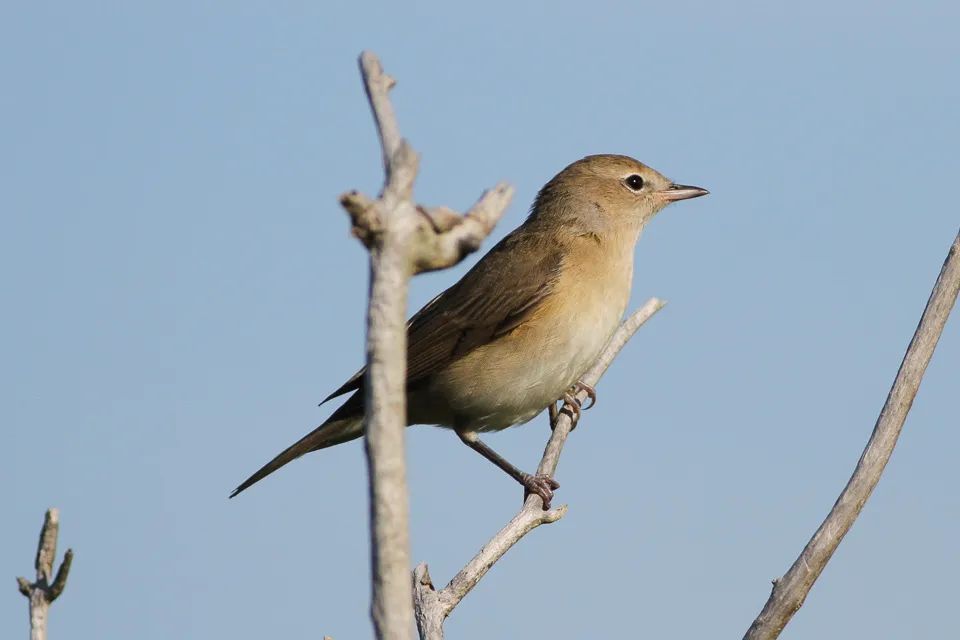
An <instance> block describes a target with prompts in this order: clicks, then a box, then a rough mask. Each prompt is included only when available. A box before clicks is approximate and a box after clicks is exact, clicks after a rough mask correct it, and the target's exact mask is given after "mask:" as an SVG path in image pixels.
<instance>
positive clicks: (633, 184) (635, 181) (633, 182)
mask: <svg viewBox="0 0 960 640" xmlns="http://www.w3.org/2000/svg"><path fill="white" fill-rule="evenodd" d="M624 182H626V183H627V186H628V187H630V188H631V189H633V190H634V191H640V189H643V178H641V177H640V176H638V175H637V174H633V175H631V176H627V179H626V180H624Z"/></svg>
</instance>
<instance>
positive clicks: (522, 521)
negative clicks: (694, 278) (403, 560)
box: [413, 298, 666, 640]
mask: <svg viewBox="0 0 960 640" xmlns="http://www.w3.org/2000/svg"><path fill="white" fill-rule="evenodd" d="M665 304H666V303H665V302H661V301H660V300H657V299H656V298H651V299H650V300H647V302H646V304H644V305H643V306H642V307H641V308H640V309H638V310H637V311H635V312H634V313H633V314H632V315H631V316H630V317H629V318H627V319H626V320H625V321H624V322H623V324H621V325H620V328H619V329H617V332H616V333H615V334H614V336H613V338H611V339H610V342H609V343H608V344H607V346H606V348H605V349H604V351H603V354H602V355H601V356H600V359H599V360H598V361H597V363H596V364H595V365H593V367H592V368H591V369H590V370H589V371H588V372H587V373H586V374H585V375H584V376H583V378H582V381H583V382H585V383H586V384H588V385H591V386H593V385H595V384H596V383H597V381H598V380H599V379H600V377H601V376H602V375H603V374H604V373H605V372H606V370H607V368H608V367H609V366H610V364H611V363H612V362H613V359H614V358H616V356H617V354H618V353H620V350H621V349H623V347H624V345H626V344H627V341H629V340H630V338H631V337H633V334H635V333H636V332H637V330H638V329H639V328H640V327H641V326H642V325H643V323H644V322H646V321H647V320H649V319H650V318H651V317H652V316H653V314H655V313H656V312H657V311H659V310H660V309H661V308H663V306H664V305H665ZM577 399H578V400H579V401H580V403H581V404H582V403H583V402H585V401H586V399H587V392H586V391H580V392H579V393H578V395H577ZM572 427H573V421H572V419H571V417H570V415H568V414H567V413H566V412H561V413H560V414H559V417H558V418H557V420H556V422H555V427H554V429H553V433H552V434H551V436H550V440H549V441H547V446H546V448H545V449H544V452H543V458H542V459H541V460H540V465H539V467H538V468H537V473H538V474H545V475H548V476H550V477H553V474H554V473H555V472H556V470H557V464H558V463H559V462H560V453H561V452H562V451H563V445H564V444H565V443H566V441H567V436H568V435H570V430H571V428H572ZM566 512H567V506H566V505H562V506H560V507H557V508H556V509H550V510H547V511H544V509H543V502H542V500H541V499H540V496H538V495H535V494H531V495H529V496H527V499H526V500H525V501H524V504H523V508H521V509H520V512H519V513H517V515H516V516H514V517H513V519H512V520H510V522H509V523H507V525H506V526H505V527H504V528H503V529H501V530H500V532H499V533H497V535H495V536H494V537H493V538H492V539H491V540H490V541H489V542H488V543H487V544H485V545H484V546H483V548H482V549H481V550H480V552H479V553H477V555H475V556H474V557H473V559H472V560H470V562H468V563H467V565H466V566H465V567H464V568H463V569H461V570H460V572H459V573H457V575H456V576H454V577H453V579H452V580H451V581H450V582H449V583H448V584H447V586H445V587H444V588H443V589H441V590H439V591H437V590H436V589H435V588H434V586H433V582H432V581H431V579H430V572H429V569H428V568H427V565H426V563H421V564H420V565H419V566H418V567H417V568H416V569H415V570H414V574H413V592H414V610H415V613H416V619H417V628H418V629H419V630H420V638H421V640H442V639H443V621H444V620H445V619H446V617H447V616H449V615H450V612H452V611H453V609H454V608H455V607H456V606H457V605H458V604H460V601H461V600H463V598H464V597H465V596H466V595H467V594H468V593H470V591H471V590H472V589H473V588H474V587H475V586H476V585H477V583H478V582H479V581H480V579H481V578H483V576H485V575H486V573H487V572H488V571H489V570H490V568H491V567H492V566H493V565H494V564H495V563H496V562H497V561H498V560H499V559H500V558H501V557H503V555H504V554H505V553H506V552H507V551H509V550H510V548H511V547H512V546H513V545H515V544H516V543H517V542H519V541H520V539H521V538H522V537H523V536H525V535H527V534H528V533H530V532H531V531H533V530H534V529H536V528H537V527H539V526H540V525H542V524H549V523H552V522H556V521H557V520H559V519H560V518H562V517H563V515H564V514H565V513H566Z"/></svg>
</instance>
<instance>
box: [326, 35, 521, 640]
mask: <svg viewBox="0 0 960 640" xmlns="http://www.w3.org/2000/svg"><path fill="white" fill-rule="evenodd" d="M360 72H361V75H362V76H363V83H364V88H365V90H366V94H367V99H368V100H369V102H370V107H371V110H372V111H373V117H374V121H375V123H376V126H377V133H378V135H379V136H380V143H381V147H382V152H383V165H384V170H385V174H386V181H385V184H384V187H383V191H382V192H381V194H380V197H379V198H378V199H377V200H373V199H371V198H368V197H367V196H365V195H363V194H361V193H358V192H356V191H350V192H348V193H345V194H343V195H342V196H341V197H340V202H341V204H342V205H343V207H344V208H345V209H346V210H347V213H348V214H349V215H350V219H351V223H352V228H353V234H354V235H355V236H356V237H357V238H359V239H360V241H361V242H363V244H364V245H365V246H366V247H367V248H368V249H369V250H370V304H369V309H368V314H367V367H368V369H367V371H368V376H367V384H366V385H365V392H364V393H365V394H366V398H365V400H366V407H367V410H366V417H365V428H366V438H365V444H366V453H367V461H368V475H369V482H370V513H371V549H372V568H373V605H372V617H373V622H374V627H375V629H376V633H377V638H379V639H381V640H382V639H385V638H389V639H390V640H394V639H396V640H400V639H404V638H410V637H411V633H412V629H413V610H412V602H411V598H410V573H409V571H410V533H409V497H408V495H407V479H406V462H405V455H404V433H403V432H404V427H405V426H406V421H405V419H404V417H405V416H406V391H405V388H404V386H405V374H406V350H407V334H406V309H407V285H408V282H409V279H410V277H411V276H412V275H414V274H416V273H421V272H423V271H431V270H434V269H442V268H444V267H449V266H452V265H454V264H456V263H457V262H459V261H460V260H462V259H463V258H464V257H466V256H467V255H468V254H470V253H471V252H473V251H476V250H477V249H478V248H479V247H480V243H481V242H482V241H483V239H484V238H485V237H486V236H487V235H488V234H489V233H490V231H491V230H492V229H493V226H494V225H495V224H496V223H497V221H498V220H499V219H500V217H501V216H502V215H503V212H504V211H505V209H506V207H507V205H508V204H509V202H510V198H511V196H512V195H513V189H512V188H511V187H509V186H507V185H505V184H501V185H499V186H498V187H496V188H495V189H494V190H492V191H489V192H487V193H485V194H484V196H483V197H482V198H481V199H480V201H479V202H478V203H477V204H476V205H474V207H473V208H472V209H471V210H470V211H469V212H468V213H467V215H466V216H459V215H457V214H455V213H454V212H453V211H451V210H449V209H446V208H442V209H433V210H431V209H428V208H426V207H423V206H418V205H416V204H415V203H414V202H413V184H414V181H415V180H416V177H417V171H418V168H419V160H418V157H417V154H416V152H414V150H413V148H412V147H411V146H410V145H409V144H408V143H407V142H406V141H405V140H403V139H402V138H401V137H400V127H399V125H398V123H397V119H396V116H395V115H394V112H393V106H392V105H391V103H390V99H389V95H388V93H389V91H390V89H391V88H393V87H394V86H395V85H396V81H395V80H394V79H393V78H391V77H390V76H388V75H386V74H384V73H383V68H382V66H381V64H380V60H379V59H378V58H377V56H376V55H374V54H373V53H370V52H364V53H363V54H362V55H361V56H360Z"/></svg>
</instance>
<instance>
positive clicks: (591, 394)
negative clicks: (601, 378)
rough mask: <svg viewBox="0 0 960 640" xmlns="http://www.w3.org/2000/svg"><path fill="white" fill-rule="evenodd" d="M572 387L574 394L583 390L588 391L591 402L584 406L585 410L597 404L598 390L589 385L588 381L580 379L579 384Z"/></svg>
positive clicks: (588, 398)
mask: <svg viewBox="0 0 960 640" xmlns="http://www.w3.org/2000/svg"><path fill="white" fill-rule="evenodd" d="M571 389H572V390H573V393H574V395H576V394H578V393H580V392H581V391H586V392H587V400H589V401H590V404H588V405H587V406H585V407H582V409H583V410H584V411H586V410H587V409H592V408H593V405H595V404H597V390H596V389H594V388H593V387H591V386H590V385H588V384H587V383H586V382H583V381H578V382H577V384H575V385H573V387H571Z"/></svg>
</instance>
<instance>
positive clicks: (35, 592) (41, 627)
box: [17, 508, 73, 640]
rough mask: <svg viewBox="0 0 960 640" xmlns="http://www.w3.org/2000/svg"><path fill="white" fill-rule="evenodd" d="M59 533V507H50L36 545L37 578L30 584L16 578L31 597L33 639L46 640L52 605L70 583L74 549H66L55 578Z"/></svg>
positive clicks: (35, 565)
mask: <svg viewBox="0 0 960 640" xmlns="http://www.w3.org/2000/svg"><path fill="white" fill-rule="evenodd" d="M59 533H60V512H59V510H58V509H52V508H51V509H47V514H46V516H45V517H44V520H43V528H42V529H41V530H40V541H39V543H38V544H37V557H36V559H35V560H34V563H33V565H34V568H35V569H36V570H37V580H36V582H32V583H31V582H30V581H28V580H27V579H26V578H17V585H18V587H19V589H20V593H22V594H23V595H25V596H27V598H28V599H29V600H30V640H46V637H47V617H48V616H49V614H50V604H51V603H52V602H53V601H54V600H56V599H57V598H59V597H60V594H61V593H63V590H64V588H65V587H66V586H67V576H68V575H69V573H70V565H71V564H73V549H67V552H66V553H65V554H64V556H63V564H61V565H60V569H59V570H57V575H56V577H54V575H53V565H54V563H55V562H56V559H57V536H58V535H59Z"/></svg>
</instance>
